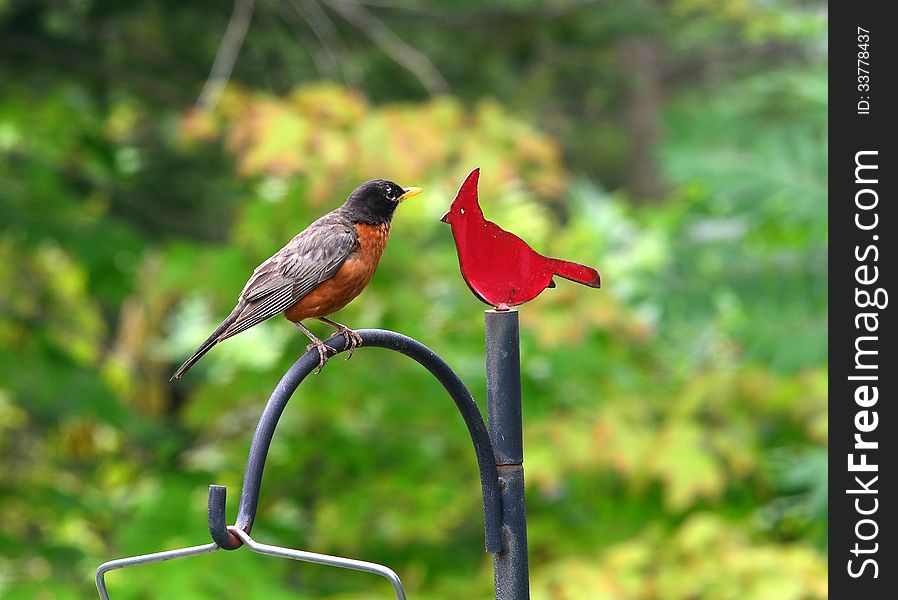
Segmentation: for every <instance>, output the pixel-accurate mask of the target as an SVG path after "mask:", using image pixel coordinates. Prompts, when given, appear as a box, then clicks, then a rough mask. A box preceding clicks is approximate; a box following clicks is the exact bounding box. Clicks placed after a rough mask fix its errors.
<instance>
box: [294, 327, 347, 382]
mask: <svg viewBox="0 0 898 600" xmlns="http://www.w3.org/2000/svg"><path fill="white" fill-rule="evenodd" d="M293 324H294V325H296V326H297V327H299V328H300V329H302V332H303V333H304V334H306V336H308V338H309V339H310V340H312V343H311V344H309V345H308V346H306V350H311V349H312V348H315V349H316V350H318V368H317V369H316V370H315V372H316V373H320V372H321V368H322V367H323V366H324V363H326V362H327V359H328V358H330V356H329V354H328V353H330V352H333V353H334V354H336V353H337V351H336V350H334V349H333V348H331V347H330V346H328V345H327V344H325V343H324V342H322V341H321V340H319V339H318V338H316V337H315V334H313V333H312V332H311V331H309V330H308V329H307V328H306V326H305V325H303V324H302V323H300V322H298V321H295V322H294V323H293Z"/></svg>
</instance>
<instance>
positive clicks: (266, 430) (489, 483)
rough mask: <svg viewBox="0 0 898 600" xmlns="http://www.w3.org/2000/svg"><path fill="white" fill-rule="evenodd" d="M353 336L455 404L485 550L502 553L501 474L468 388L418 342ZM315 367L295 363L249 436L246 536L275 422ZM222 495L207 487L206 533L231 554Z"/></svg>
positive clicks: (396, 336)
mask: <svg viewBox="0 0 898 600" xmlns="http://www.w3.org/2000/svg"><path fill="white" fill-rule="evenodd" d="M356 333H358V334H359V335H360V336H361V337H362V346H363V347H373V348H386V349H387V350H393V351H395V352H399V353H401V354H404V355H406V356H408V357H409V358H411V359H413V360H414V361H416V362H417V363H419V364H420V365H422V366H423V367H424V368H425V369H427V370H428V371H430V372H431V374H433V376H434V377H436V379H437V380H438V381H439V382H440V383H441V384H442V385H443V387H444V388H446V391H447V392H449V395H450V396H451V397H452V399H453V400H454V401H455V405H456V407H458V410H459V412H460V413H461V416H462V418H463V419H464V420H465V424H466V425H467V426H468V432H469V433H470V434H471V441H472V442H473V443H474V453H475V454H476V455H477V466H478V468H479V469H480V488H481V493H482V494H483V520H484V528H485V531H486V551H487V552H492V553H496V552H499V551H500V550H501V549H502V534H501V532H502V505H501V495H500V492H499V475H498V470H497V468H496V462H495V456H494V453H493V445H492V443H491V442H490V437H489V434H488V433H487V429H486V425H485V424H484V422H483V417H482V416H481V414H480V410H479V409H478V408H477V405H476V404H475V403H474V399H473V397H472V396H471V393H470V392H469V391H468V388H466V387H465V384H464V383H462V381H461V379H459V378H458V375H456V374H455V371H453V370H452V369H451V368H450V367H449V365H447V364H446V362H445V361H444V360H443V359H442V358H440V357H439V356H437V355H436V353H435V352H433V351H432V350H431V349H430V348H428V347H427V346H425V345H424V344H422V343H420V342H418V341H417V340H414V339H412V338H410V337H408V336H405V335H402V334H401V333H396V332H393V331H385V330H383V329H360V330H358V331H357V332H356ZM345 344H346V342H345V340H344V338H343V336H341V335H339V334H338V335H335V336H333V337H331V338H330V339H328V340H327V345H328V346H331V347H332V348H334V349H335V350H336V351H337V352H338V353H339V352H342V351H343V350H345ZM317 367H318V352H317V351H315V350H310V351H309V352H307V353H306V354H305V355H303V356H302V357H301V358H300V359H299V360H297V361H296V362H295V363H293V366H292V367H290V370H289V371H287V373H286V374H285V375H284V377H283V378H282V379H281V381H280V382H279V383H278V385H277V387H276V388H275V390H274V392H273V393H272V394H271V397H270V398H269V399H268V404H267V405H266V406H265V410H264V412H263V413H262V416H261V417H260V419H259V424H258V426H257V427H256V433H255V434H254V435H253V443H252V446H251V447H250V451H249V458H248V460H247V463H246V471H245V472H244V475H243V490H242V492H241V494H240V508H239V511H238V513H237V521H236V523H235V525H234V526H235V527H236V528H238V529H240V530H242V531H244V532H246V533H247V534H249V533H250V532H251V531H252V528H253V521H254V519H255V517H256V509H257V508H258V505H259V491H260V489H261V487H262V471H263V469H264V468H265V459H266V457H267V456H268V449H269V447H270V446H271V439H272V437H273V436H274V430H275V428H276V427H277V424H278V420H279V419H280V417H281V414H282V413H283V412H284V408H285V407H286V406H287V402H288V401H289V400H290V397H291V396H292V395H293V392H294V391H296V388H297V387H298V386H299V384H300V383H302V381H303V379H305V378H306V376H307V375H308V374H309V373H311V372H312V371H313V370H315V368H317ZM226 493H227V492H226V490H225V488H224V486H220V485H212V486H209V532H210V533H211V534H212V539H213V540H215V543H216V544H217V545H218V546H219V547H220V548H223V549H225V550H234V549H236V548H239V547H240V546H241V544H242V542H241V541H240V539H238V537H237V536H236V535H235V534H233V533H230V532H229V531H228V524H227V519H226V516H225V500H226Z"/></svg>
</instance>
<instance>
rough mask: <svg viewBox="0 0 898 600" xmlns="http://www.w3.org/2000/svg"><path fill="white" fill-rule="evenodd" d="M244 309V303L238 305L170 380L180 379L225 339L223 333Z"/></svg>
mask: <svg viewBox="0 0 898 600" xmlns="http://www.w3.org/2000/svg"><path fill="white" fill-rule="evenodd" d="M242 310H243V305H242V304H238V305H237V307H236V308H235V309H234V310H233V311H232V312H231V314H229V315H228V317H227V318H226V319H225V320H224V321H222V322H221V325H219V326H218V327H216V328H215V331H213V332H212V335H210V336H209V337H208V338H206V341H205V342H203V343H202V344H200V347H199V348H197V349H196V352H194V353H193V355H192V356H191V357H190V358H188V359H187V360H185V361H184V364H183V365H181V366H180V367H178V370H177V371H175V374H174V375H172V377H171V379H169V381H174V380H175V379H180V378H181V376H182V375H183V374H184V373H186V372H187V371H188V370H189V369H190V367H192V366H193V365H195V364H196V362H197V361H198V360H199V359H201V358H202V357H203V355H204V354H206V352H208V351H209V350H211V349H212V346H214V345H215V344H217V343H218V342H220V341H222V340H223V339H225V338H224V337H222V335H223V334H224V333H225V331H227V329H228V327H230V326H231V325H232V324H233V323H234V321H236V320H237V317H239V316H240V313H241V312H242Z"/></svg>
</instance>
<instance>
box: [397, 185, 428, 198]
mask: <svg viewBox="0 0 898 600" xmlns="http://www.w3.org/2000/svg"><path fill="white" fill-rule="evenodd" d="M402 191H403V192H405V193H404V194H402V195H401V196H399V197H398V198H396V200H398V201H399V202H402V201H403V200H408V199H409V198H411V197H412V196H417V195H418V194H420V193H421V192H423V191H424V190H422V189H421V188H419V187H407V188H402Z"/></svg>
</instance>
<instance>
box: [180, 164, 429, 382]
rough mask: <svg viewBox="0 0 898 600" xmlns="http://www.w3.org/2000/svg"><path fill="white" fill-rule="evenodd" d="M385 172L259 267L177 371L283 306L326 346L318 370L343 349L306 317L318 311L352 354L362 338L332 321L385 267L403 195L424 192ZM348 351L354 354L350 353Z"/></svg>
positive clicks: (286, 313)
mask: <svg viewBox="0 0 898 600" xmlns="http://www.w3.org/2000/svg"><path fill="white" fill-rule="evenodd" d="M421 191H422V190H421V188H416V187H408V188H403V187H400V186H399V185H397V184H395V183H393V182H392V181H386V180H384V179H374V180H372V181H366V182H365V183H363V184H362V185H360V186H359V187H357V188H356V189H355V190H354V191H353V192H352V193H351V194H349V198H347V199H346V202H344V203H343V205H342V206H340V207H339V208H337V209H336V210H333V211H331V212H329V213H327V214H326V215H324V216H323V217H321V218H320V219H318V220H317V221H315V222H314V223H312V224H311V225H309V226H308V227H307V228H306V229H305V230H303V231H302V232H300V233H299V234H298V235H297V236H296V237H294V238H293V239H292V240H290V242H289V243H288V244H287V245H286V246H284V247H283V248H281V249H280V250H278V251H277V252H276V253H275V254H274V256H272V257H271V258H269V259H268V260H266V261H265V262H263V263H262V264H261V265H259V266H258V267H256V270H255V271H253V274H252V277H250V278H249V281H247V282H246V285H245V286H244V288H243V291H242V292H240V296H239V297H238V298H237V306H235V307H234V310H232V311H231V314H229V315H228V316H227V318H226V319H225V320H224V321H222V322H221V325H219V326H218V328H217V329H216V330H215V331H213V332H212V335H210V336H209V338H208V339H207V340H206V341H205V342H203V343H202V344H201V345H200V347H199V348H197V350H196V352H194V353H193V355H192V356H191V357H190V358H188V359H187V360H186V361H185V362H184V364H183V365H181V367H180V368H179V369H178V370H177V371H176V372H175V374H174V375H173V376H172V380H174V379H179V378H180V377H181V376H182V375H183V374H184V373H186V372H187V370H188V369H190V367H192V366H193V365H194V364H195V363H196V362H197V361H198V360H199V359H200V358H202V357H203V355H204V354H206V352H208V351H209V350H210V349H211V348H212V346H214V345H215V344H217V343H218V342H221V341H222V340H226V339H227V338H229V337H232V336H235V335H237V334H238V333H240V332H242V331H246V330H247V329H249V328H250V327H253V326H254V325H258V324H259V323H261V322H262V321H265V320H266V319H269V318H271V317H273V316H274V315H276V314H278V313H283V314H284V316H285V317H286V318H287V319H289V320H290V321H292V322H293V324H294V325H296V326H297V327H299V328H300V329H301V330H302V332H303V333H305V334H306V336H308V338H309V339H310V340H311V341H312V343H311V344H309V345H308V347H307V348H308V349H309V350H311V349H312V348H315V349H316V350H318V357H319V359H318V371H321V368H322V367H323V366H324V363H326V362H327V359H328V358H329V353H331V352H333V353H336V350H334V349H333V348H331V347H330V346H327V345H326V344H325V343H324V342H322V341H321V340H319V339H318V338H317V337H315V336H314V335H313V334H312V332H311V331H309V330H308V329H307V328H306V327H305V326H304V325H303V324H302V321H303V320H305V319H318V320H319V321H321V322H323V323H327V324H328V325H330V326H331V327H334V328H335V329H336V330H337V333H339V334H341V335H342V336H343V338H344V339H345V340H346V346H347V348H348V349H349V356H352V351H353V350H354V349H355V348H356V347H357V346H359V345H360V344H361V343H362V339H361V337H359V335H358V334H357V333H356V332H354V331H353V330H351V329H349V328H348V327H346V326H345V325H341V324H340V323H337V322H336V321H331V320H330V319H328V318H327V315H329V314H331V313H333V312H336V311H338V310H340V309H341V308H343V307H344V306H346V305H347V304H349V303H350V302H351V301H352V300H353V299H354V298H355V297H356V296H358V295H359V294H360V293H361V292H362V290H364V289H365V286H367V285H368V282H369V281H371V277H372V276H373V275H374V271H375V270H376V269H377V264H378V263H379V262H380V257H381V254H383V251H384V248H385V247H386V245H387V239H388V238H389V237H390V223H391V221H392V220H393V212H394V211H395V210H396V207H397V206H399V203H400V202H402V201H403V200H406V199H407V198H411V197H412V196H417V195H418V194H420V193H421ZM347 358H348V357H347Z"/></svg>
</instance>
